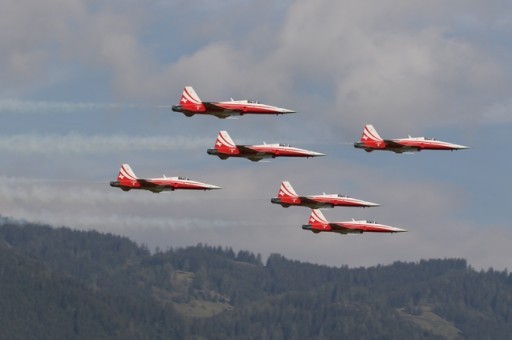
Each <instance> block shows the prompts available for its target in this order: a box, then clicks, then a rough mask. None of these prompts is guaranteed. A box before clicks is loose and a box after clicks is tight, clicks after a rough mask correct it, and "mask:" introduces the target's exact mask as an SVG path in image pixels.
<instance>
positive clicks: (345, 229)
mask: <svg viewBox="0 0 512 340" xmlns="http://www.w3.org/2000/svg"><path fill="white" fill-rule="evenodd" d="M172 110H173V111H175V112H181V113H183V114H184V115H185V116H187V117H192V116H193V115H196V114H200V115H211V116H215V117H217V118H229V117H232V116H243V115H245V114H258V115H269V114H273V115H280V114H288V113H295V111H293V110H289V109H284V108H280V107H277V106H271V105H266V104H262V103H259V102H257V101H252V100H233V99H231V100H230V101H224V102H203V101H201V99H200V98H199V96H198V95H197V93H196V92H195V91H194V89H193V88H192V87H191V86H186V87H185V88H184V89H183V93H182V95H181V99H180V103H179V104H178V105H173V106H172ZM354 147H355V148H359V149H364V150H365V151H367V152H371V151H373V150H387V151H392V152H395V153H407V152H415V151H421V150H452V151H453V150H461V149H467V148H468V147H466V146H463V145H458V144H453V143H448V142H443V141H438V140H436V139H434V138H426V137H411V136H409V137H408V138H400V139H382V138H381V137H380V136H379V134H378V133H377V130H375V128H374V127H373V125H371V124H367V125H366V126H365V127H364V130H363V134H362V136H361V139H360V141H358V142H355V143H354ZM207 153H208V154H209V155H212V156H217V157H219V158H220V159H223V160H225V159H228V158H230V157H239V158H247V159H249V160H251V161H254V162H257V161H261V160H263V159H268V158H276V157H303V158H309V157H318V156H325V155H324V154H323V153H319V152H316V151H310V150H305V149H299V148H296V147H292V146H290V145H288V144H266V143H263V144H261V145H237V144H235V142H233V140H232V139H231V137H230V136H229V134H228V133H227V131H220V132H219V134H218V136H217V140H216V141H215V145H214V147H213V148H212V149H208V150H207ZM110 186H112V187H116V188H120V189H122V190H123V191H130V190H132V189H139V190H148V191H151V192H154V193H159V192H162V191H174V190H178V189H183V190H213V189H220V187H219V186H216V185H212V184H207V183H202V182H197V181H193V180H190V179H189V178H185V177H165V176H164V177H161V178H147V179H143V178H138V177H137V176H136V175H135V173H134V172H133V171H132V169H131V167H130V165H128V164H123V165H122V166H121V169H120V170H119V174H118V176H117V180H116V181H111V182H110ZM271 203H274V204H279V205H281V206H282V207H284V208H288V207H291V206H301V207H307V208H310V209H311V215H310V217H309V221H308V224H305V225H303V226H302V229H304V230H310V231H312V232H313V233H320V232H331V233H338V234H362V233H364V232H373V233H399V232H405V231H407V230H405V229H401V228H396V227H392V226H388V225H384V224H379V223H377V222H374V221H366V220H363V221H356V220H352V221H345V222H329V221H327V219H326V218H325V216H324V215H323V214H322V212H321V211H320V210H319V209H323V208H334V207H364V208H366V207H376V206H379V204H377V203H372V202H368V201H363V200H360V199H356V198H351V197H348V196H346V195H340V194H325V193H323V194H321V195H310V196H299V195H297V193H296V192H295V190H294V189H293V187H292V186H291V184H290V182H289V181H282V182H281V186H280V188H279V191H278V195H277V197H274V198H271Z"/></svg>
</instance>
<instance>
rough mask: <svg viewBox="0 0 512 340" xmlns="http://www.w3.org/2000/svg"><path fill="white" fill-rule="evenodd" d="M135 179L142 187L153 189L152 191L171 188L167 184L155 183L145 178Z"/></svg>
mask: <svg viewBox="0 0 512 340" xmlns="http://www.w3.org/2000/svg"><path fill="white" fill-rule="evenodd" d="M137 181H138V182H139V184H140V185H141V186H142V187H144V188H147V189H148V190H150V191H153V192H161V191H164V190H166V189H167V190H169V189H171V190H172V187H171V186H169V185H160V184H156V183H153V182H151V181H148V180H146V179H138V180H137Z"/></svg>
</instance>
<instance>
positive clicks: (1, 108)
mask: <svg viewBox="0 0 512 340" xmlns="http://www.w3.org/2000/svg"><path fill="white" fill-rule="evenodd" d="M144 107H146V108H147V107H156V106H151V105H138V104H121V103H92V102H81V103H80V102H78V103H73V102H57V101H30V100H19V99H0V113H44V114H47V113H77V112H83V111H94V110H105V109H123V108H124V109H129V108H144Z"/></svg>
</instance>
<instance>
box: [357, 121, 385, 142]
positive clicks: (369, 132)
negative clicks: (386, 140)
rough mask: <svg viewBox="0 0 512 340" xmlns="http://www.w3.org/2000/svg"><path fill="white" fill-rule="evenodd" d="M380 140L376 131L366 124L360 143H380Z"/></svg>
mask: <svg viewBox="0 0 512 340" xmlns="http://www.w3.org/2000/svg"><path fill="white" fill-rule="evenodd" d="M381 140H382V138H381V137H380V136H379V134H378V133H377V130H375V128H374V127H373V125H371V124H367V125H365V127H364V130H363V135H362V136H361V142H362V143H363V144H364V143H365V142H378V141H381Z"/></svg>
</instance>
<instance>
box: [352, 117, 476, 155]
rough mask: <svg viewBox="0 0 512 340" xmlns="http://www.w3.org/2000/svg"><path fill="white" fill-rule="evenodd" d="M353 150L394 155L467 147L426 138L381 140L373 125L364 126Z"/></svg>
mask: <svg viewBox="0 0 512 340" xmlns="http://www.w3.org/2000/svg"><path fill="white" fill-rule="evenodd" d="M354 147H355V148H359V149H364V150H366V151H367V152H371V151H373V150H388V151H393V152H395V153H403V152H411V151H421V150H452V151H453V150H462V149H468V147H467V146H463V145H458V144H452V143H448V142H443V141H439V140H435V139H434V138H428V137H411V136H409V137H408V138H401V139H382V138H381V137H380V136H379V134H378V133H377V130H375V128H374V127H373V125H370V124H368V125H366V126H365V127H364V130H363V135H362V136H361V140H360V141H359V142H355V143H354Z"/></svg>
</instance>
